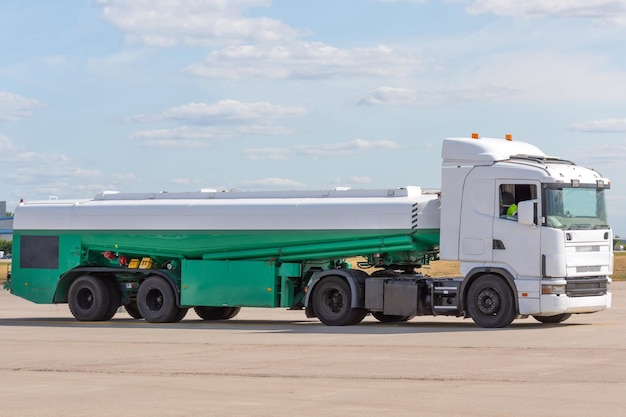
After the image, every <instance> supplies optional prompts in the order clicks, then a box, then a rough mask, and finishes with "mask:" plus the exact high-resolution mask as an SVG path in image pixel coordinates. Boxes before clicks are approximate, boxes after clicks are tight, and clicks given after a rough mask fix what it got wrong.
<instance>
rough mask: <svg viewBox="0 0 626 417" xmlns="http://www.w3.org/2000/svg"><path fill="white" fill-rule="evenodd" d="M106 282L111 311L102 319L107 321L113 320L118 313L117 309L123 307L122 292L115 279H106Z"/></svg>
mask: <svg viewBox="0 0 626 417" xmlns="http://www.w3.org/2000/svg"><path fill="white" fill-rule="evenodd" d="M104 281H105V282H106V284H107V287H108V289H109V310H108V311H107V313H106V314H105V315H104V317H103V319H102V320H104V321H106V320H111V319H112V318H113V316H114V315H115V313H117V309H118V308H119V307H120V306H121V305H122V292H121V291H120V288H119V287H118V286H117V281H115V278H104Z"/></svg>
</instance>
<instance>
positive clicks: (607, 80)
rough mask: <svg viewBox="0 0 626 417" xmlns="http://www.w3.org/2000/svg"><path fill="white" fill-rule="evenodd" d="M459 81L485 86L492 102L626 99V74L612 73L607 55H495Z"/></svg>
mask: <svg viewBox="0 0 626 417" xmlns="http://www.w3.org/2000/svg"><path fill="white" fill-rule="evenodd" d="M455 79H456V83H457V84H458V85H459V86H460V85H461V83H463V84H466V85H477V86H485V87H484V88H485V89H486V91H487V95H486V97H488V98H490V99H491V98H499V99H506V100H509V101H510V100H515V101H538V100H539V101H543V100H550V101H567V100H623V98H624V96H626V73H624V72H622V71H618V70H612V69H611V66H610V65H609V64H608V63H607V62H606V59H605V58H604V57H603V56H600V55H592V54H573V53H572V54H566V53H558V52H554V51H550V52H548V51H545V52H522V53H517V54H513V53H511V54H492V55H490V56H489V57H488V58H486V59H485V60H484V61H483V62H481V64H480V66H476V67H475V68H472V69H468V70H466V71H461V72H459V73H457V74H456V76H455ZM457 88H458V87H457ZM469 93H472V91H471V90H470V91H469ZM484 97H485V96H484V95H483V99H484ZM467 98H468V101H469V98H471V94H468V95H467ZM476 99H477V100H480V99H481V95H480V94H479V95H478V96H477V97H476Z"/></svg>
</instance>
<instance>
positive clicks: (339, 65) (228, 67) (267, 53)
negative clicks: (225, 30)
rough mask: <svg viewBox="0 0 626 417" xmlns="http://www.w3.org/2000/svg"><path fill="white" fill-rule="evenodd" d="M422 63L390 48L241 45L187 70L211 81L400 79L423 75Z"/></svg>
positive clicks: (306, 44)
mask: <svg viewBox="0 0 626 417" xmlns="http://www.w3.org/2000/svg"><path fill="white" fill-rule="evenodd" d="M422 69H423V64H422V62H421V60H420V59H419V58H418V57H416V56H414V55H413V54H411V53H407V52H399V51H397V50H394V49H392V48H390V47H388V46H385V45H380V46H377V47H373V48H354V49H340V48H335V47H333V46H330V45H326V44H324V43H322V42H292V43H289V44H282V45H240V46H230V47H227V48H224V49H221V50H217V51H213V52H211V53H210V54H209V55H208V56H207V57H206V59H205V60H204V61H202V62H198V63H194V64H191V65H190V66H189V67H187V72H189V73H190V74H193V75H196V76H201V77H208V78H241V77H267V78H300V79H316V78H330V77H362V76H377V77H400V76H406V75H409V74H414V73H415V72H418V71H421V70H422Z"/></svg>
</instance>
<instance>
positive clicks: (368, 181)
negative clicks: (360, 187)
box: [348, 176, 373, 184]
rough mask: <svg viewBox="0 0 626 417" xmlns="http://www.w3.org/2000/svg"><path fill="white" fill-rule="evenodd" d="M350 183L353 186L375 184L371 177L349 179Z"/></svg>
mask: <svg viewBox="0 0 626 417" xmlns="http://www.w3.org/2000/svg"><path fill="white" fill-rule="evenodd" d="M348 181H349V182H350V183H352V184H371V183H372V182H373V181H372V179H371V178H370V177H358V176H352V177H350V178H348Z"/></svg>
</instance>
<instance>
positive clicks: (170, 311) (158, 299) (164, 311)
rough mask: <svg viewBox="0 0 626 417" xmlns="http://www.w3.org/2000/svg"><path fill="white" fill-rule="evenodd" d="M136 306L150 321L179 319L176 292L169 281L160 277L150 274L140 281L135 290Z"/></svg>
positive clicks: (165, 321) (169, 321) (167, 321)
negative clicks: (137, 288) (137, 289)
mask: <svg viewBox="0 0 626 417" xmlns="http://www.w3.org/2000/svg"><path fill="white" fill-rule="evenodd" d="M137 308H138V310H139V313H140V314H141V315H142V316H143V318H144V319H145V320H146V321H148V322H150V323H173V322H176V321H180V318H178V317H179V315H180V308H179V307H178V305H176V294H175V293H174V290H173V289H172V286H171V285H170V284H169V282H167V281H166V280H165V279H163V278H161V277H157V276H151V277H148V278H146V280H145V281H144V282H142V283H141V285H140V286H139V291H137ZM181 318H182V317H181ZM176 319H178V320H176Z"/></svg>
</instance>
